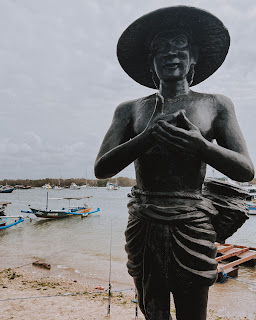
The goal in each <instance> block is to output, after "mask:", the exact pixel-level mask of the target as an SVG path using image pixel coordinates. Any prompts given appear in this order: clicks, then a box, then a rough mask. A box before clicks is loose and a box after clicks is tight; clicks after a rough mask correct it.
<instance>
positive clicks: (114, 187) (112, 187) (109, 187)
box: [106, 181, 120, 190]
mask: <svg viewBox="0 0 256 320" xmlns="http://www.w3.org/2000/svg"><path fill="white" fill-rule="evenodd" d="M106 189H107V190H118V189H120V186H118V185H117V184H114V183H112V182H109V181H108V182H107V184H106Z"/></svg>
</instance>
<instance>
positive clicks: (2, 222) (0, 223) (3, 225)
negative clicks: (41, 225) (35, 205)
mask: <svg viewBox="0 0 256 320" xmlns="http://www.w3.org/2000/svg"><path fill="white" fill-rule="evenodd" d="M16 218H18V220H15V221H14V222H12V221H13V220H11V219H16ZM9 220H10V223H8V222H9ZM23 221H24V219H23V217H21V216H19V217H12V216H8V217H7V216H5V217H3V218H0V230H1V229H7V228H10V227H13V226H15V225H16V224H18V223H21V222H23Z"/></svg>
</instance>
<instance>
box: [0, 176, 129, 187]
mask: <svg viewBox="0 0 256 320" xmlns="http://www.w3.org/2000/svg"><path fill="white" fill-rule="evenodd" d="M108 181H109V182H111V183H114V184H117V185H119V186H120V187H132V186H134V185H135V179H130V178H126V177H118V178H113V179H100V180H93V179H91V180H88V179H83V178H72V179H57V178H56V179H55V178H45V179H37V180H30V179H4V180H1V181H0V185H8V186H13V187H14V186H30V187H33V188H37V187H42V186H43V185H44V184H46V183H50V185H51V186H58V185H60V186H61V187H67V188H68V187H69V186H70V185H71V183H72V182H74V183H76V184H77V185H78V186H82V185H85V184H87V185H88V186H91V187H106V184H107V182H108Z"/></svg>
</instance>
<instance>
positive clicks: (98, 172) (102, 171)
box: [94, 160, 113, 179]
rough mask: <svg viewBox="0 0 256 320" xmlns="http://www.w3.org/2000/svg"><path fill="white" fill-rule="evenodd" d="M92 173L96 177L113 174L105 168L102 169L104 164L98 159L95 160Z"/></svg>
mask: <svg viewBox="0 0 256 320" xmlns="http://www.w3.org/2000/svg"><path fill="white" fill-rule="evenodd" d="M94 175H95V177H96V178H97V179H107V178H111V177H112V176H113V175H112V174H109V173H108V172H107V170H105V169H104V166H103V165H102V163H101V161H100V160H98V161H96V162H95V165H94Z"/></svg>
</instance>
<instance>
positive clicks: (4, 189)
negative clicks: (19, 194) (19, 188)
mask: <svg viewBox="0 0 256 320" xmlns="http://www.w3.org/2000/svg"><path fill="white" fill-rule="evenodd" d="M13 190H14V188H13V187H9V186H2V187H0V193H11V192H13Z"/></svg>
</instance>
